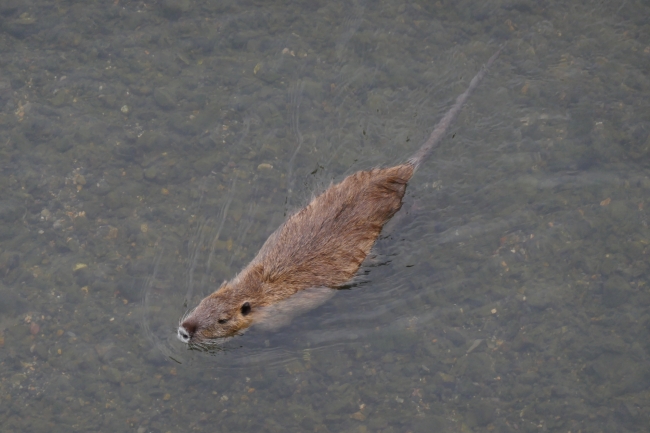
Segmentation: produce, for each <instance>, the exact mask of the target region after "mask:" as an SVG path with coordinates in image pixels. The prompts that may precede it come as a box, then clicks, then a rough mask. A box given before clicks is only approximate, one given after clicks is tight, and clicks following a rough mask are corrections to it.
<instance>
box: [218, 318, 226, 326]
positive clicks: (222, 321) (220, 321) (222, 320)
mask: <svg viewBox="0 0 650 433" xmlns="http://www.w3.org/2000/svg"><path fill="white" fill-rule="evenodd" d="M227 321H228V319H219V320H217V322H219V323H220V324H222V325H223V324H224V323H226V322H227Z"/></svg>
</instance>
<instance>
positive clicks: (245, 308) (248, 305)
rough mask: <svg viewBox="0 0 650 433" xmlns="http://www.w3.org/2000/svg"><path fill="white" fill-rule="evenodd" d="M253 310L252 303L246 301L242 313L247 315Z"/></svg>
mask: <svg viewBox="0 0 650 433" xmlns="http://www.w3.org/2000/svg"><path fill="white" fill-rule="evenodd" d="M250 312H251V304H249V303H248V302H244V305H242V306H241V313H242V314H243V315H244V316H246V315H248V313H250Z"/></svg>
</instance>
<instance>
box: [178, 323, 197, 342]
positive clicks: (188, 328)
mask: <svg viewBox="0 0 650 433" xmlns="http://www.w3.org/2000/svg"><path fill="white" fill-rule="evenodd" d="M195 332H196V323H194V322H192V321H189V320H186V321H185V322H183V323H181V326H179V327H178V333H177V335H178V339H179V340H181V341H182V342H183V343H189V342H190V340H191V339H192V337H193V336H194V333H195Z"/></svg>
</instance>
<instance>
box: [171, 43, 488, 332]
mask: <svg viewBox="0 0 650 433" xmlns="http://www.w3.org/2000/svg"><path fill="white" fill-rule="evenodd" d="M500 52H501V49H499V51H497V52H496V53H495V54H494V55H493V56H492V57H491V58H490V59H489V60H488V62H487V64H486V66H485V67H484V68H483V69H482V70H481V71H479V72H478V73H477V74H476V76H475V77H474V78H473V79H472V81H471V82H470V84H469V87H468V88H467V90H466V91H465V92H464V93H462V94H461V95H459V96H458V98H457V99H456V102H455V103H454V105H453V106H452V107H451V109H450V110H449V112H447V114H446V115H445V116H444V117H443V118H442V119H441V120H440V122H439V123H438V125H437V126H436V127H435V128H434V130H433V132H431V135H430V136H429V139H428V140H427V141H426V142H425V143H424V144H423V145H422V146H421V147H420V149H419V150H418V151H417V152H416V153H415V154H414V155H413V156H412V157H411V158H410V159H409V160H408V162H406V163H404V164H400V165H396V166H395V167H389V168H375V169H373V170H368V171H359V172H357V173H354V174H352V175H350V176H348V177H346V178H345V179H343V181H342V182H341V183H339V184H336V185H333V186H331V187H329V188H328V189H327V190H326V191H325V192H323V193H322V194H321V195H319V196H318V197H316V198H315V199H314V200H312V202H311V203H309V204H308V205H307V206H306V207H305V208H303V209H301V210H300V211H298V212H297V213H295V214H293V215H292V216H291V217H289V218H288V219H287V221H285V223H284V224H282V225H281V226H280V228H278V229H277V230H276V231H275V232H274V233H273V234H272V235H271V236H270V237H269V239H268V240H267V241H266V242H265V243H264V245H263V246H262V249H261V250H260V252H259V253H258V254H257V256H256V257H255V258H254V259H253V261H252V262H251V263H250V264H249V265H248V266H247V267H246V268H244V270H242V271H241V272H240V273H239V275H237V276H236V277H235V278H234V279H233V280H232V281H229V282H227V283H224V284H223V285H222V286H221V288H219V290H217V291H216V292H214V293H213V294H211V295H209V296H208V297H206V298H205V299H203V300H202V301H201V302H200V303H199V305H198V306H197V307H196V308H195V309H194V310H193V311H191V312H190V313H189V314H188V315H187V316H186V317H185V318H184V319H183V320H182V323H181V325H180V327H179V329H178V337H179V338H180V339H181V340H182V341H184V342H186V343H190V344H202V343H204V342H206V341H209V340H212V339H214V338H220V337H230V336H233V335H236V334H238V333H240V332H241V331H243V330H244V329H246V328H248V327H249V326H251V325H252V324H253V323H259V322H261V321H264V322H270V321H274V322H277V323H280V322H282V321H283V320H277V318H274V317H273V316H274V315H281V316H283V317H284V316H286V315H288V314H289V312H290V311H294V310H300V309H302V310H305V309H307V308H309V306H314V305H317V304H318V303H320V302H321V301H322V300H324V299H325V298H327V297H329V296H330V293H329V292H331V290H329V291H328V290H324V289H327V288H330V289H333V288H336V287H339V286H341V285H343V284H345V283H346V282H348V281H349V280H350V279H351V278H352V277H354V275H355V274H356V272H357V270H358V269H359V267H360V266H361V263H362V262H363V260H364V259H365V258H366V256H367V255H368V253H369V252H370V249H371V248H372V246H373V244H374V243H375V240H376V239H377V236H379V233H380V232H381V229H382V227H384V224H386V222H388V220H390V219H391V217H392V216H393V215H395V212H397V211H398V210H399V209H400V207H402V198H403V197H404V192H405V191H406V185H407V183H408V181H409V180H410V179H411V177H412V176H413V173H414V172H415V170H416V169H417V167H419V166H420V164H421V163H422V161H424V160H425V159H426V158H427V157H428V156H429V155H430V154H431V152H432V150H433V149H434V148H435V147H436V146H437V145H438V143H439V142H440V140H441V139H442V137H443V136H444V134H445V132H446V131H447V129H448V127H449V125H450V124H451V123H452V122H453V121H454V119H455V118H456V116H457V115H458V113H459V112H460V109H461V107H462V106H463V104H464V103H465V101H466V100H467V99H468V98H469V96H470V94H471V93H472V92H473V91H474V89H475V88H476V87H477V86H478V84H479V82H480V81H481V80H482V79H483V77H484V76H485V74H486V71H487V68H488V67H489V66H490V65H491V64H492V63H493V62H494V60H495V59H496V58H497V56H498V55H499V53H500ZM298 292H300V294H298ZM294 295H295V296H294ZM273 319H276V320H273ZM281 319H282V318H281ZM220 322H221V323H220Z"/></svg>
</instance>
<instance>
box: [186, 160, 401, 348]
mask: <svg viewBox="0 0 650 433" xmlns="http://www.w3.org/2000/svg"><path fill="white" fill-rule="evenodd" d="M413 171H414V169H413V165H412V164H411V163H405V164H401V165H398V166H395V167H390V168H376V169H373V170H369V171H359V172H357V173H354V174H352V175H350V176H348V177H346V178H345V179H344V180H343V181H342V182H341V183H339V184H336V185H333V186H331V187H330V188H328V189H327V190H326V191H325V192H323V193H322V194H321V195H319V196H318V197H316V198H315V199H314V200H313V201H312V202H311V203H309V205H307V206H306V207H304V208H303V209H301V210H300V211H298V212H297V213H295V214H293V215H292V216H291V217H289V218H288V219H287V221H286V222H285V223H284V224H282V225H281V226H280V227H279V228H278V229H277V230H276V231H275V232H274V233H273V234H272V235H271V236H270V237H269V238H268V240H267V241H266V242H265V243H264V245H263V246H262V248H261V249H260V252H259V253H258V254H257V256H256V257H255V258H254V259H253V261H252V262H251V263H250V264H249V265H248V266H247V267H246V268H244V270H242V271H241V272H240V273H239V275H237V276H236V277H235V278H234V279H233V280H232V281H229V282H227V283H224V284H223V285H222V286H221V288H219V290H217V291H216V292H214V293H212V294H211V295H209V296H208V297H206V298H205V299H203V300H202V301H201V303H200V304H199V305H198V306H197V307H196V308H195V309H194V311H192V312H191V313H190V314H189V315H188V316H187V317H186V318H185V319H184V320H183V322H182V324H181V326H182V327H183V328H184V329H186V330H187V331H188V332H189V333H190V334H191V335H192V338H193V339H196V341H204V340H208V339H213V338H218V337H229V336H232V335H235V334H237V333H238V332H240V331H241V330H243V329H245V328H247V327H249V326H250V325H251V324H252V323H253V322H254V321H256V320H257V319H258V317H259V316H261V315H262V314H261V313H262V312H263V308H264V307H268V306H271V305H273V304H276V303H278V302H281V301H283V300H285V299H287V298H289V297H290V296H292V295H294V294H295V293H297V292H299V291H302V290H305V289H309V288H313V287H330V288H336V287H339V286H341V285H343V284H345V283H346V282H348V281H349V280H350V279H351V278H352V277H353V276H354V275H355V274H356V272H357V270H358V269H359V267H360V266H361V263H362V262H363V260H364V259H365V258H366V256H367V255H368V253H369V252H370V249H371V248H372V246H373V244H374V243H375V240H376V239H377V236H379V233H380V232H381V229H382V227H383V226H384V224H386V222H387V221H388V220H390V219H391V217H392V216H393V215H394V214H395V212H397V211H398V210H399V209H400V207H401V206H402V197H403V196H404V192H405V191H406V185H407V183H408V181H409V179H410V178H411V176H413ZM246 302H248V304H249V306H250V312H248V314H246V315H244V314H242V306H243V305H244V303H246ZM219 320H222V321H224V320H225V323H219V322H218V321H219Z"/></svg>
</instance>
